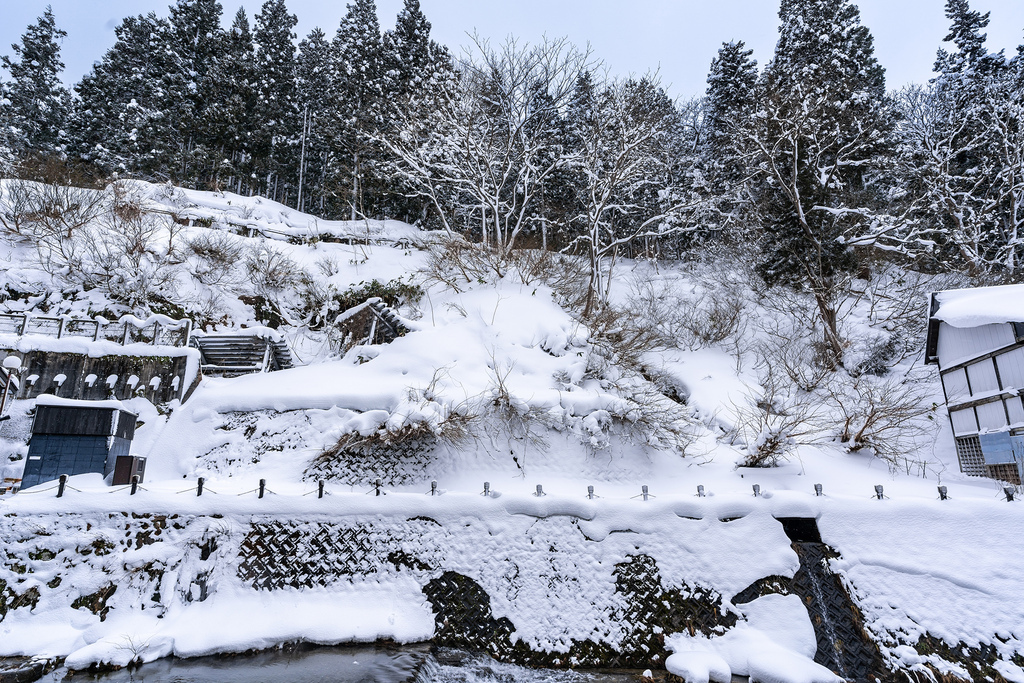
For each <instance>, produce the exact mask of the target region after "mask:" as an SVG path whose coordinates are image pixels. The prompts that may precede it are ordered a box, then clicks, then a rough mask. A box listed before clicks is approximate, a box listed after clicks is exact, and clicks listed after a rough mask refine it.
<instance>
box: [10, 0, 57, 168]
mask: <svg viewBox="0 0 1024 683" xmlns="http://www.w3.org/2000/svg"><path fill="white" fill-rule="evenodd" d="M66 35H67V32H66V31H64V30H63V29H60V28H58V27H57V22H56V20H55V19H54V16H53V11H52V10H51V8H50V6H49V5H47V6H46V9H45V10H44V11H43V15H42V16H41V17H39V19H38V20H37V21H36V23H34V24H32V25H30V26H29V27H28V30H26V31H25V33H24V34H23V35H22V37H21V42H20V43H15V44H14V45H11V49H12V50H13V51H14V54H13V56H11V57H8V56H6V55H5V56H3V57H0V64H3V67H4V68H5V69H7V72H8V73H9V74H10V76H11V80H10V82H9V83H7V84H6V86H5V87H4V92H3V95H4V97H3V102H2V104H0V106H2V107H3V108H4V109H5V110H6V112H5V116H6V119H7V124H8V126H9V127H10V128H9V129H8V133H7V134H8V136H9V138H10V139H9V144H11V146H12V147H13V149H14V151H15V152H17V153H22V154H24V153H27V152H34V153H38V154H43V155H48V154H63V148H64V146H65V144H66V142H67V135H66V128H67V124H68V114H69V112H70V104H71V95H70V93H69V92H68V90H67V88H65V87H64V85H63V84H62V83H61V80H60V74H61V72H62V71H63V70H64V62H62V61H61V58H60V41H61V39H62V38H64V37H65V36H66Z"/></svg>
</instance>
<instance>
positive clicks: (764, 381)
mask: <svg viewBox="0 0 1024 683" xmlns="http://www.w3.org/2000/svg"><path fill="white" fill-rule="evenodd" d="M758 375H759V381H760V384H761V387H762V390H763V392H762V393H761V394H760V395H759V396H757V395H754V396H750V397H749V399H748V400H747V402H746V403H744V404H741V405H737V406H734V409H735V413H736V427H735V429H734V430H733V432H732V434H731V435H730V436H731V440H732V442H733V443H734V444H735V443H739V444H742V445H743V446H744V448H745V450H746V455H745V456H744V457H743V459H742V460H740V462H739V463H738V464H739V466H740V467H777V466H778V465H780V464H781V463H782V462H784V461H786V460H788V459H789V456H790V455H791V454H792V453H793V452H794V451H795V450H796V449H797V447H798V446H801V445H807V444H813V443H815V442H816V441H817V440H818V438H819V436H820V434H821V429H822V424H821V423H822V417H821V415H820V414H819V412H818V410H817V404H818V403H819V401H817V400H816V399H815V397H814V396H813V395H812V394H810V393H808V392H806V391H804V390H803V389H801V388H800V387H799V386H797V385H796V384H795V383H794V382H793V381H792V380H791V378H790V377H789V376H788V375H787V373H786V372H784V371H780V369H779V365H778V360H777V358H775V357H773V356H772V354H771V352H770V351H768V352H767V353H766V352H765V351H764V350H762V351H761V352H760V358H759V365H758Z"/></svg>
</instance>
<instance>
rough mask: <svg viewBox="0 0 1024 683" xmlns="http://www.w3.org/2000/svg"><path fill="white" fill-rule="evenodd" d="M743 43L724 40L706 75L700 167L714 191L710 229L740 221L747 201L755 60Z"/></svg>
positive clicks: (755, 81) (709, 188) (709, 219)
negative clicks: (748, 147)
mask: <svg viewBox="0 0 1024 683" xmlns="http://www.w3.org/2000/svg"><path fill="white" fill-rule="evenodd" d="M745 47H746V45H745V44H744V43H743V41H739V42H728V43H723V44H722V47H721V48H720V49H719V50H718V55H717V56H716V57H715V59H714V60H712V62H711V69H710V71H709V73H708V78H707V83H708V87H707V90H706V92H705V96H704V120H703V125H702V126H701V131H700V136H699V137H700V139H699V146H698V154H699V159H698V167H699V169H700V170H701V171H702V172H703V173H704V174H705V176H706V178H705V182H706V183H707V187H708V190H709V192H710V194H711V195H712V204H713V205H714V208H713V210H712V211H711V212H710V214H709V216H708V221H709V222H710V224H711V225H710V227H711V228H712V229H719V230H721V229H723V228H725V227H727V226H730V225H737V224H743V223H744V222H745V221H743V219H742V217H741V216H740V215H739V214H740V212H741V210H742V208H743V207H745V206H748V205H749V198H748V196H747V195H748V192H747V189H748V188H747V182H746V180H747V175H748V170H747V167H746V161H745V159H744V154H745V151H747V150H746V149H745V148H744V143H745V142H746V140H747V135H745V134H744V133H743V131H744V129H745V128H746V127H749V126H750V124H751V122H752V117H753V114H754V111H755V105H756V99H755V97H756V94H755V92H756V86H757V61H755V60H753V59H751V55H752V54H753V50H747V49H745Z"/></svg>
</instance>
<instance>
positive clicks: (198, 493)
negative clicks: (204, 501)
mask: <svg viewBox="0 0 1024 683" xmlns="http://www.w3.org/2000/svg"><path fill="white" fill-rule="evenodd" d="M205 483H206V479H204V478H203V477H199V482H198V484H197V485H196V497H197V498H198V497H199V496H201V495H203V484H205ZM215 493H216V492H215Z"/></svg>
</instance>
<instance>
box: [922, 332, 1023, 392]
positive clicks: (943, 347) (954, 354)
mask: <svg viewBox="0 0 1024 683" xmlns="http://www.w3.org/2000/svg"><path fill="white" fill-rule="evenodd" d="M1015 341H1017V337H1016V335H1014V333H1013V325H1011V324H1010V323H1002V324H993V325H979V326H978V327H953V326H952V325H949V324H948V323H941V325H940V327H939V349H938V352H939V367H940V368H947V367H949V366H950V365H956V364H957V363H960V362H962V361H965V360H968V359H970V358H974V357H976V356H980V355H983V354H985V353H988V352H990V351H995V350H996V349H1001V348H1004V347H1006V346H1010V345H1011V344H1013V343H1014V342H1015ZM975 391H978V390H977V389H975Z"/></svg>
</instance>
